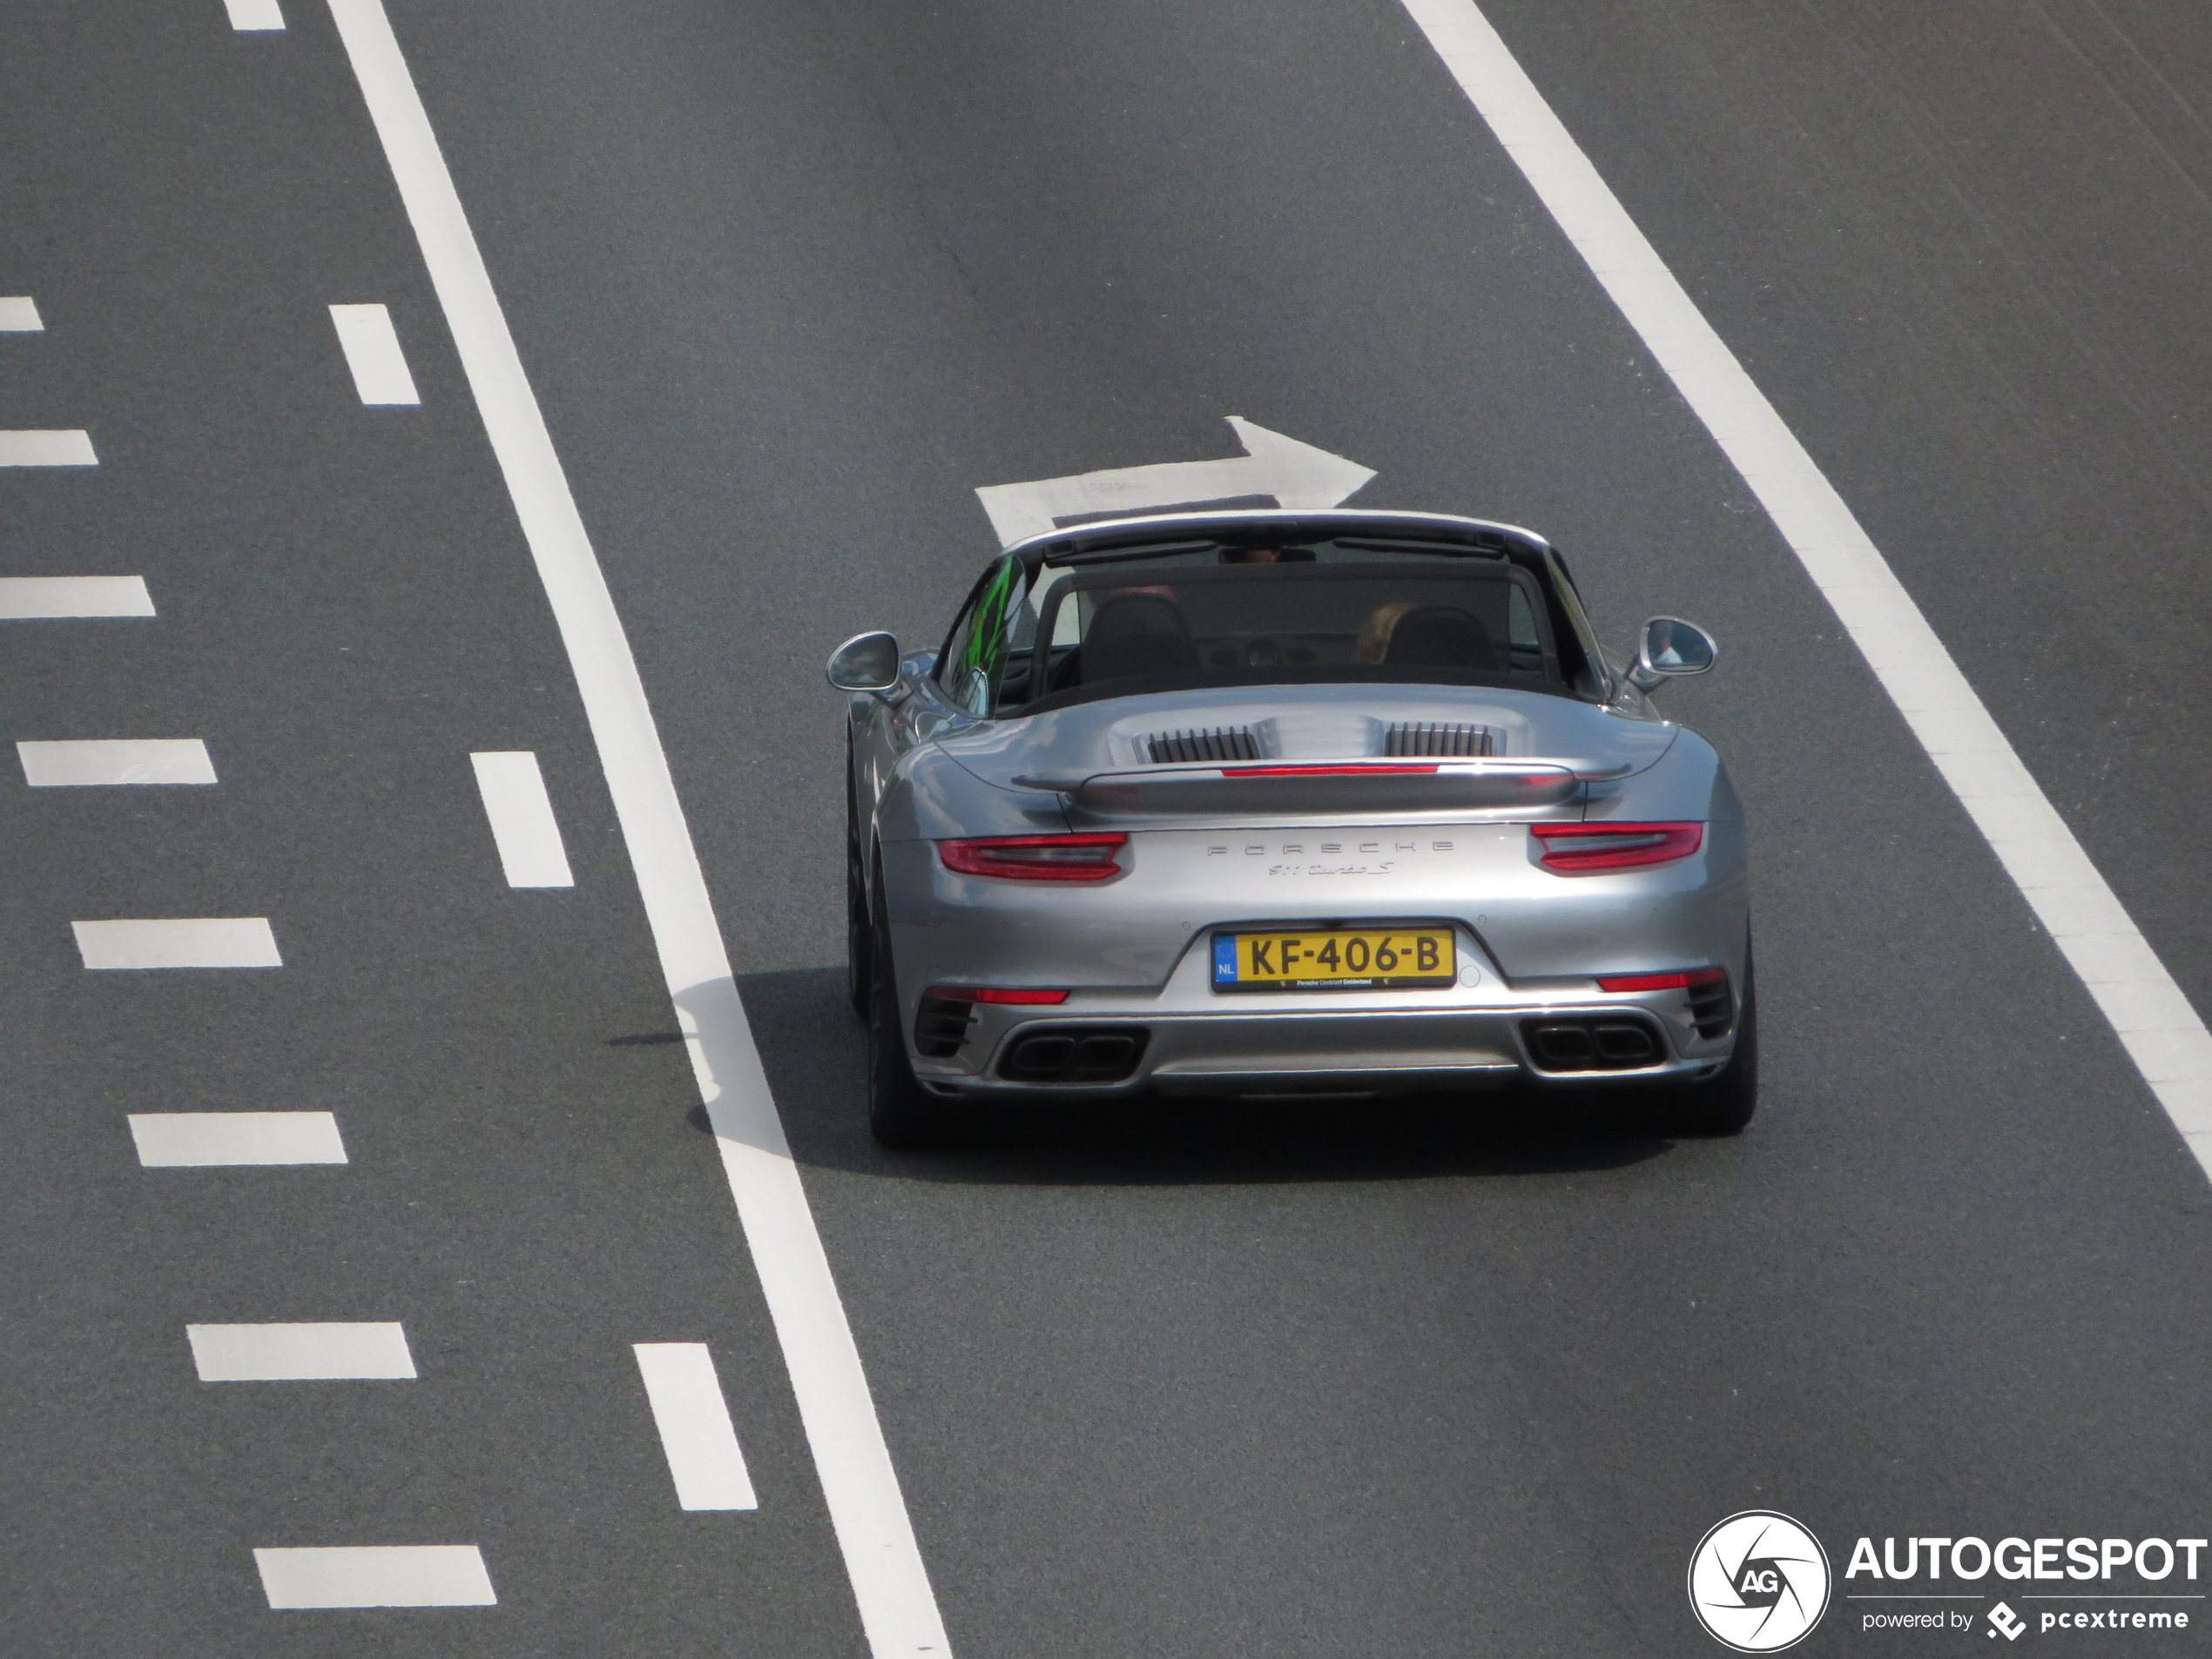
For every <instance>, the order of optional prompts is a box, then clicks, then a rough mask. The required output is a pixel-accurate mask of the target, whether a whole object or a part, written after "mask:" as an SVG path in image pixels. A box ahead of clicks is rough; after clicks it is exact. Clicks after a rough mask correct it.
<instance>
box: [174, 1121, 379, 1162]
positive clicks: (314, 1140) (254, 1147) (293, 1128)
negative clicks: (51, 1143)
mask: <svg viewBox="0 0 2212 1659" xmlns="http://www.w3.org/2000/svg"><path fill="white" fill-rule="evenodd" d="M130 1119H131V1139H132V1143H134V1144H135V1145H136V1146H137V1147H138V1162H139V1163H142V1164H144V1165H145V1167H146V1168H147V1169H149V1170H183V1169H208V1168H212V1167H216V1166H219V1165H226V1164H244V1163H344V1162H345V1161H346V1143H345V1142H343V1141H342V1140H341V1139H339V1138H338V1120H337V1119H336V1118H335V1117H334V1116H331V1114H330V1113H328V1112H132V1113H131V1114H130Z"/></svg>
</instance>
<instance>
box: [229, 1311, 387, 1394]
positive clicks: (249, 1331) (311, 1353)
mask: <svg viewBox="0 0 2212 1659" xmlns="http://www.w3.org/2000/svg"><path fill="white" fill-rule="evenodd" d="M185 1340H186V1341H188V1342H190V1343H191V1344H192V1365H193V1366H194V1367H195V1368H196V1369H197V1370H198V1371H199V1379H200V1381H202V1382H376V1381H396V1380H412V1379H414V1377H415V1356H414V1354H413V1353H411V1352H408V1345H407V1332H406V1331H405V1330H404V1329H403V1328H402V1327H401V1326H400V1325H396V1324H355V1325H186V1326H185Z"/></svg>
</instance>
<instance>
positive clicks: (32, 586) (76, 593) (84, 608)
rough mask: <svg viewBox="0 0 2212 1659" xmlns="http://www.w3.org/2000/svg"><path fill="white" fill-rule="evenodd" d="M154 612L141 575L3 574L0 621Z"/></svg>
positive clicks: (131, 614)
mask: <svg viewBox="0 0 2212 1659" xmlns="http://www.w3.org/2000/svg"><path fill="white" fill-rule="evenodd" d="M153 614H154V610H153V596H152V594H150V593H148V592H147V591H146V579H145V577H142V576H5V577H0V622H26V621H30V620H32V619H34V618H37V617H151V616H152V615H153Z"/></svg>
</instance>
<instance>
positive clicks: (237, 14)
mask: <svg viewBox="0 0 2212 1659" xmlns="http://www.w3.org/2000/svg"><path fill="white" fill-rule="evenodd" d="M223 6H224V9H225V10H227V11H228V12H229V13H230V14H231V27H232V28H233V29H235V30H238V31H239V33H241V34H244V33H246V31H247V30H260V31H266V30H275V29H281V28H283V27H284V10H283V8H282V7H280V5H279V4H278V3H277V0H223Z"/></svg>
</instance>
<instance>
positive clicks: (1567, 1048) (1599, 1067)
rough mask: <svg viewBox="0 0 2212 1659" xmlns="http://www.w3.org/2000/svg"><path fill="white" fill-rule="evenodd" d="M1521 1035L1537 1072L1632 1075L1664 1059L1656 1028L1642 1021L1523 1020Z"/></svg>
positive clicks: (1663, 1047)
mask: <svg viewBox="0 0 2212 1659" xmlns="http://www.w3.org/2000/svg"><path fill="white" fill-rule="evenodd" d="M1521 1038H1522V1040H1523V1041H1524V1042H1527V1044H1528V1054H1529V1057H1530V1058H1531V1059H1533V1060H1534V1061H1535V1062H1536V1067H1537V1069H1538V1070H1540V1071H1633V1070H1634V1069H1635V1068H1637V1067H1638V1066H1656V1065H1657V1064H1658V1063H1659V1062H1661V1061H1662V1060H1664V1059H1665V1058H1666V1057H1667V1049H1666V1044H1665V1043H1664V1042H1662V1040H1661V1038H1660V1035H1659V1032H1658V1028H1656V1026H1653V1025H1652V1024H1650V1023H1649V1022H1648V1021H1643V1020H1621V1019H1606V1018H1602V1017H1601V1018H1591V1019H1577V1020H1523V1021H1522V1022H1521Z"/></svg>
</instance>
